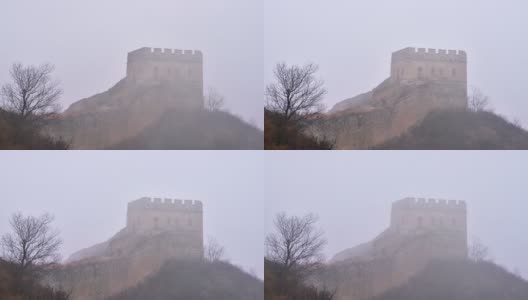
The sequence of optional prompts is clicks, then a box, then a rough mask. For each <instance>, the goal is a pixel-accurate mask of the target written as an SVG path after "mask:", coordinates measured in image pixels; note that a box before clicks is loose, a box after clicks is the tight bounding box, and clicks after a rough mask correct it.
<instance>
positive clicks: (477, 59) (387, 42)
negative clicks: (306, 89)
mask: <svg viewBox="0 0 528 300" xmlns="http://www.w3.org/2000/svg"><path fill="white" fill-rule="evenodd" d="M527 11H528V2H526V1H523V0H503V1H496V0H442V1H427V0H399V1H393V0H373V1H348V0H331V1H318V0H289V1H281V0H269V1H265V26H264V28H265V29H264V49H265V50H264V55H265V59H264V70H265V82H267V83H269V82H271V81H272V80H273V72H272V70H273V67H274V65H275V64H276V63H277V62H279V61H285V62H287V63H289V64H303V63H306V62H314V63H317V64H319V66H320V72H319V75H320V77H321V78H322V79H324V80H325V81H326V87H327V89H328V95H327V97H326V99H325V104H326V106H327V108H330V107H331V106H333V105H334V104H335V103H337V102H339V101H341V100H344V99H346V98H350V97H353V96H356V95H358V94H360V93H364V92H366V91H369V90H371V89H372V88H374V87H375V86H377V85H378V84H379V83H381V82H382V81H383V80H384V79H385V78H387V77H388V76H389V73H390V57H391V52H393V51H396V50H399V49H401V48H404V47H408V46H414V47H425V48H439V49H463V50H466V51H467V53H468V81H469V82H468V85H469V86H470V90H471V87H473V86H474V87H478V88H480V89H481V90H482V92H483V93H484V94H486V95H488V96H489V97H490V101H491V106H492V107H493V108H495V110H496V112H497V113H500V114H503V115H505V116H506V117H507V118H508V119H510V120H512V119H518V120H519V121H520V122H522V124H523V125H524V127H525V128H526V127H528V102H527V101H526V99H527V95H528V87H527V85H526V72H527V70H528V55H526V53H528V42H527V41H528V39H527V36H528V18H526V12H527Z"/></svg>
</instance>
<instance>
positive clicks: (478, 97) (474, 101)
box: [468, 88, 489, 111]
mask: <svg viewBox="0 0 528 300" xmlns="http://www.w3.org/2000/svg"><path fill="white" fill-rule="evenodd" d="M468 107H469V109H470V110H472V111H483V110H486V109H488V107H489V97H488V96H486V95H484V94H483V93H482V92H481V91H480V90H479V89H478V88H473V89H472V92H471V94H470V95H469V97H468Z"/></svg>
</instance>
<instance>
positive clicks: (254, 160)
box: [0, 151, 264, 278]
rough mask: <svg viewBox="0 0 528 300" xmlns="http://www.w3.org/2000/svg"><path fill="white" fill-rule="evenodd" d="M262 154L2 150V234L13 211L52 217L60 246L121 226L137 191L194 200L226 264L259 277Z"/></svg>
mask: <svg viewBox="0 0 528 300" xmlns="http://www.w3.org/2000/svg"><path fill="white" fill-rule="evenodd" d="M263 154H264V153H263V152H261V151H224V152H221V151H215V152H210V151H190V152H187V151H159V152H153V151H145V152H141V151H134V152H132V151H127V152H123V151H121V152H118V151H104V152H103V151H101V152H88V151H79V152H60V153H59V152H21V151H16V152H7V151H4V152H0V161H1V168H2V169H1V172H0V186H1V191H0V205H1V207H2V209H0V234H4V233H6V232H7V231H8V230H9V222H8V219H9V217H10V215H11V214H12V213H14V212H17V211H21V212H22V213H24V214H26V215H29V214H31V215H40V214H42V213H44V212H49V213H51V214H53V215H54V216H55V221H54V225H55V226H56V227H57V228H58V229H59V230H60V232H61V237H62V239H63V240H64V244H63V246H62V249H61V252H62V254H63V256H64V258H66V257H67V256H69V255H70V254H72V253H73V252H75V251H77V250H80V249H82V248H85V247H89V246H92V245H94V244H95V243H99V242H103V241H105V240H107V239H109V238H110V237H112V236H113V235H114V234H115V233H117V232H118V231H119V230H120V229H122V228H124V227H125V225H126V207H127V203H128V202H130V201H133V200H136V199H138V198H141V197H143V196H146V197H161V198H178V199H196V200H201V201H202V202H203V205H204V237H205V238H206V239H207V237H208V236H211V237H214V238H215V239H216V240H217V241H218V242H219V243H220V244H222V245H224V246H225V248H226V252H227V257H228V258H230V260H231V262H232V263H234V264H236V265H240V266H242V267H243V268H244V269H245V270H246V271H251V270H253V271H255V272H256V274H258V276H260V277H261V278H262V276H263V261H262V258H263V255H264V252H263V251H264V250H263V249H264V248H263V247H264V245H263V236H264V233H263V232H264V230H263V217H264V216H263V213H262V211H263V209H264V204H263V203H264V200H263V199H264V194H263V184H262V181H263V176H264V171H263V159H262V158H263Z"/></svg>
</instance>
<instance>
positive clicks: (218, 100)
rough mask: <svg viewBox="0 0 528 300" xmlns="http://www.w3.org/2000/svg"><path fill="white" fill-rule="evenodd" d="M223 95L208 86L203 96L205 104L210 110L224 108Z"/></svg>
mask: <svg viewBox="0 0 528 300" xmlns="http://www.w3.org/2000/svg"><path fill="white" fill-rule="evenodd" d="M224 104H225V101H224V97H223V96H222V95H220V93H218V92H217V91H216V90H215V89H213V88H209V90H208V91H207V94H206V96H205V106H206V108H207V109H208V110H210V111H219V110H222V109H223V108H224Z"/></svg>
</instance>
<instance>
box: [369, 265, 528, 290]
mask: <svg viewBox="0 0 528 300" xmlns="http://www.w3.org/2000/svg"><path fill="white" fill-rule="evenodd" d="M423 299H427V300H445V299H450V300H497V299H501V300H521V299H523V300H524V299H528V282H527V281H526V280H523V279H522V278H520V277H518V276H516V275H513V274H511V273H509V272H508V271H507V270H505V269H504V268H502V267H500V266H498V265H496V264H493V263H491V262H472V261H466V262H460V261H451V262H447V261H445V262H436V263H432V264H430V265H429V266H428V267H426V268H425V269H424V270H423V271H422V272H421V273H419V274H418V275H417V276H416V277H413V278H412V279H410V280H409V281H408V282H407V283H406V284H405V285H403V286H401V287H398V288H395V289H392V290H389V291H388V292H386V293H385V294H383V295H381V296H379V297H377V298H374V299H372V300H423Z"/></svg>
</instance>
